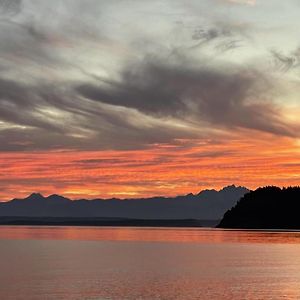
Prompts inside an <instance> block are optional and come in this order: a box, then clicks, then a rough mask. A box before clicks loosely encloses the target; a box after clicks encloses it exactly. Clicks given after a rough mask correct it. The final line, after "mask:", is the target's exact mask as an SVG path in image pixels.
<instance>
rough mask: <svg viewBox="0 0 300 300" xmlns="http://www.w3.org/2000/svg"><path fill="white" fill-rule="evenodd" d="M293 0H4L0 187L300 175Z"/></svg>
mask: <svg viewBox="0 0 300 300" xmlns="http://www.w3.org/2000/svg"><path fill="white" fill-rule="evenodd" d="M299 12H300V3H299V1H298V0H285V1H282V0H256V1H255V0H195V1H193V0H190V1H183V0H181V1H179V0H160V1H157V0H152V1H146V0H135V1H133V0H131V1H129V0H112V1H101V0H51V1H46V0H0V26H1V30H0V40H1V44H0V200H2V201H6V200H9V199H11V198H14V197H24V196H26V195H28V194H30V193H31V192H41V193H43V194H45V195H49V194H52V193H57V194H62V195H65V196H69V197H71V198H73V199H79V198H96V197H101V198H112V197H120V198H138V197H150V196H155V195H165V196H170V195H179V194H186V193H190V192H192V193H197V192H199V191H200V190H202V189H210V188H216V189H219V188H222V187H223V186H226V185H229V184H236V185H243V186H246V187H248V188H251V189H254V188H256V187H258V186H264V185H278V186H288V185H298V184H299V182H300V148H299V146H300V120H299V117H298V116H299V113H300V101H299V95H300V84H299V83H300V37H299V32H298V28H299V26H300V20H299Z"/></svg>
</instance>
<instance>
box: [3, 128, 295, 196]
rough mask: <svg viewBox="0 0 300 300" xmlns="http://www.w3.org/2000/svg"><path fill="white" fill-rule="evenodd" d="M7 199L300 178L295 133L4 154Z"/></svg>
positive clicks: (143, 192) (149, 192)
mask: <svg viewBox="0 0 300 300" xmlns="http://www.w3.org/2000/svg"><path fill="white" fill-rule="evenodd" d="M0 165H1V174H0V182H1V183H0V189H1V194H0V199H1V200H8V199H11V198H13V197H24V196H26V195H28V194H29V193H31V192H33V191H34V192H41V193H44V194H46V195H48V194H51V193H59V194H63V195H66V196H69V197H71V198H75V199H77V198H81V197H85V198H96V197H102V198H111V197H121V198H125V197H130V198H132V197H134V198H136V197H149V196H155V195H178V194H185V193H189V192H194V193H197V192H199V191H200V190H201V189H205V188H221V187H223V186H224V185H228V184H232V183H235V184H239V185H245V186H247V187H249V188H255V187H257V186H262V185H271V184H276V185H280V186H284V185H296V184H298V183H299V179H300V151H299V149H298V145H297V144H296V141H295V140H292V139H289V138H278V137H274V136H271V135H267V134H265V135H264V136H262V135H261V136H260V137H259V139H257V140H256V141H253V140H251V139H250V136H249V135H245V136H244V137H236V138H234V139H231V141H230V142H224V141H223V142H215V141H211V140H206V141H195V140H179V141H177V144H175V145H169V144H159V145H155V146H153V147H152V148H149V149H147V150H135V151H81V152H78V151H77V152H72V151H52V152H24V153H12V152H10V153H2V154H1V160H0Z"/></svg>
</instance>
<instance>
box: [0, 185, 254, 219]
mask: <svg viewBox="0 0 300 300" xmlns="http://www.w3.org/2000/svg"><path fill="white" fill-rule="evenodd" d="M247 192H249V190H248V189H246V188H245V187H236V186H234V185H231V186H228V187H225V188H223V189H221V190H219V191H216V190H203V191H201V192H200V193H199V194H196V195H194V194H188V195H185V196H178V197H173V198H166V197H153V198H144V199H123V200H121V199H108V200H103V199H94V200H85V199H82V200H70V199H68V198H65V197H63V196H59V195H51V196H48V197H44V196H43V195H41V194H38V193H33V194H31V195H30V196H28V197H27V198H24V199H13V200H11V201H8V202H1V203H0V216H1V217H64V218H66V217H68V218H70V217H71V218H130V219H170V220H171V219H174V220H175V219H177V220H179V219H202V220H220V219H221V218H222V216H223V214H224V212H225V211H226V210H228V209H229V208H231V207H232V206H233V205H235V204H236V202H237V201H238V200H239V199H240V198H241V197H242V196H243V195H244V194H245V193H247Z"/></svg>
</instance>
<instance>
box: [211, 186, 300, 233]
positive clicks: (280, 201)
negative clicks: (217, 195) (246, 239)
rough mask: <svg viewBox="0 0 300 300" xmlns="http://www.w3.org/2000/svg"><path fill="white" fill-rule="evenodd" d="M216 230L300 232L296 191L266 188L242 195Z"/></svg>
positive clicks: (298, 189) (299, 202) (298, 191)
mask: <svg viewBox="0 0 300 300" xmlns="http://www.w3.org/2000/svg"><path fill="white" fill-rule="evenodd" d="M217 227H220V228H242V229H243V228H245V229H300V187H299V186H297V187H288V188H283V189H281V188H279V187H276V186H268V187H264V188H258V189H257V190H255V191H252V192H249V193H247V194H245V195H244V196H243V197H242V198H241V199H240V200H239V201H238V202H237V204H236V205H235V206H234V207H233V208H232V209H230V210H228V211H227V212H226V213H225V215H224V217H223V219H222V220H221V222H220V224H219V225H218V226H217Z"/></svg>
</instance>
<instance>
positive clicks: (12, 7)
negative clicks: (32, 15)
mask: <svg viewBox="0 0 300 300" xmlns="http://www.w3.org/2000/svg"><path fill="white" fill-rule="evenodd" d="M21 10H22V0H0V15H2V16H3V15H5V16H12V15H16V14H18V13H20V12H21Z"/></svg>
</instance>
